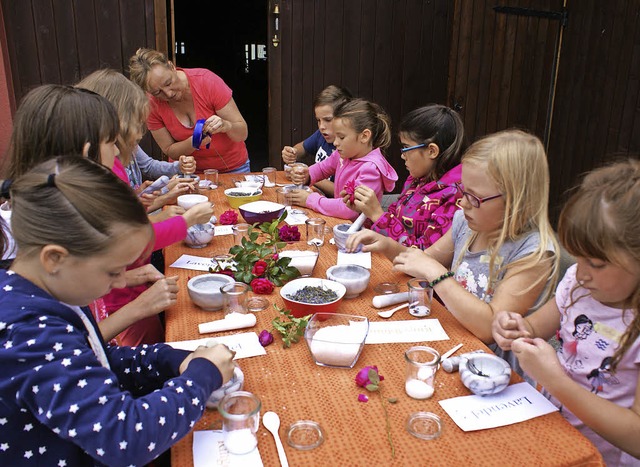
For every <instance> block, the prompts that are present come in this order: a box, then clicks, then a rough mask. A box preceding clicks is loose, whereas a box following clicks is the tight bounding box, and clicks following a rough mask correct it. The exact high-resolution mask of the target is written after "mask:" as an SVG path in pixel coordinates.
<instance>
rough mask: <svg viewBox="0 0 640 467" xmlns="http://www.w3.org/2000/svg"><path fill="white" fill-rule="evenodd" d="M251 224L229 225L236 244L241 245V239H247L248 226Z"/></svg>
mask: <svg viewBox="0 0 640 467" xmlns="http://www.w3.org/2000/svg"><path fill="white" fill-rule="evenodd" d="M250 227H251V226H250V225H249V224H236V225H234V226H233V227H231V231H232V232H233V240H234V243H235V244H236V245H242V239H243V238H246V239H247V240H248V239H249V228H250Z"/></svg>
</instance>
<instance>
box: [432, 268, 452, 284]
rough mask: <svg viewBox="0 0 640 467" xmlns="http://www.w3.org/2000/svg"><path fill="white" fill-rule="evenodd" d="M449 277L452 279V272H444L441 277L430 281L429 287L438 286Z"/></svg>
mask: <svg viewBox="0 0 640 467" xmlns="http://www.w3.org/2000/svg"><path fill="white" fill-rule="evenodd" d="M450 277H453V271H447V272H445V273H444V274H443V275H441V276H440V277H438V278H437V279H434V280H432V281H431V282H430V283H429V286H430V287H431V288H433V287H435V286H436V285H438V284H439V283H440V282H442V281H443V280H445V279H449V278H450Z"/></svg>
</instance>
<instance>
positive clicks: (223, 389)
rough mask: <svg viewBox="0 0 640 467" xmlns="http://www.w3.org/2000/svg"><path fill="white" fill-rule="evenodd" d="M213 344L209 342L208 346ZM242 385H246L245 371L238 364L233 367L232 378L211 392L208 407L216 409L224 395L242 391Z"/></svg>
mask: <svg viewBox="0 0 640 467" xmlns="http://www.w3.org/2000/svg"><path fill="white" fill-rule="evenodd" d="M211 340H212V341H213V344H215V343H216V341H215V339H211ZM212 346H213V345H209V343H208V342H207V347H212ZM242 386H244V373H243V372H242V370H241V369H240V367H239V366H236V367H235V368H234V369H233V376H232V377H231V379H230V380H229V381H227V382H226V383H225V384H223V385H222V386H220V387H219V388H218V389H216V390H215V391H213V392H212V393H211V395H210V396H209V398H208V399H207V404H206V405H207V408H208V409H215V408H216V407H218V404H219V403H220V401H221V400H222V398H223V397H224V396H226V395H227V394H230V393H232V392H236V391H241V390H242Z"/></svg>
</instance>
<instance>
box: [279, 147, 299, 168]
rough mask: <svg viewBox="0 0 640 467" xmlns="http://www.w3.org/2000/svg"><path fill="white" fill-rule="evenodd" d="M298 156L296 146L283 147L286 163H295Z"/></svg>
mask: <svg viewBox="0 0 640 467" xmlns="http://www.w3.org/2000/svg"><path fill="white" fill-rule="evenodd" d="M297 158H298V154H297V153H296V148H294V147H291V146H285V147H284V148H282V160H283V161H284V163H285V164H293V163H294V162H295V161H296V160H297Z"/></svg>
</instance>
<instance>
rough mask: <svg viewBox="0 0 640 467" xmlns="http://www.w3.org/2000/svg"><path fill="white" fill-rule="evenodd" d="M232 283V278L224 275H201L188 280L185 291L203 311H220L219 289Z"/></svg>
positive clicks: (220, 293) (220, 295)
mask: <svg viewBox="0 0 640 467" xmlns="http://www.w3.org/2000/svg"><path fill="white" fill-rule="evenodd" d="M234 282H235V281H234V280H233V277H230V276H227V275H225V274H201V275H199V276H195V277H192V278H191V279H189V282H187V289H188V290H189V297H191V300H192V301H193V303H195V304H196V305H198V306H199V307H200V308H202V309H203V310H207V311H215V310H220V309H222V292H220V287H222V286H223V285H226V284H233V283H234Z"/></svg>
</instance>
